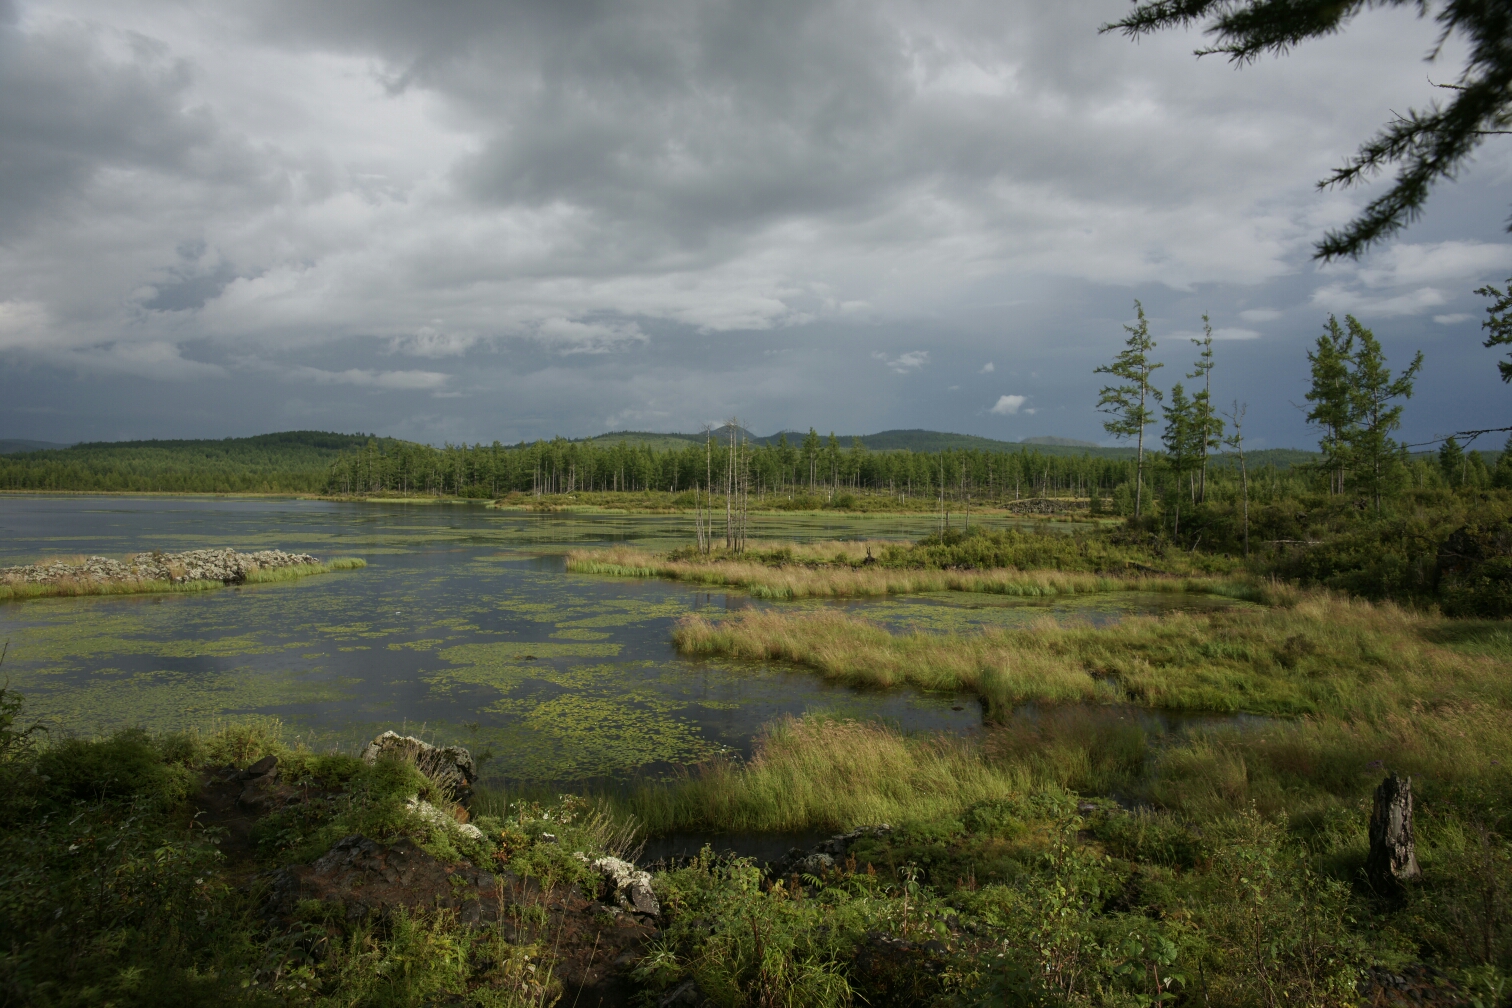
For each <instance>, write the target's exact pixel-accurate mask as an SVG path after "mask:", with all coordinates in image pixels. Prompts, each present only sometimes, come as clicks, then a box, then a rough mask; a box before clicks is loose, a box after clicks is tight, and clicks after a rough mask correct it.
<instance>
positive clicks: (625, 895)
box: [589, 857, 661, 917]
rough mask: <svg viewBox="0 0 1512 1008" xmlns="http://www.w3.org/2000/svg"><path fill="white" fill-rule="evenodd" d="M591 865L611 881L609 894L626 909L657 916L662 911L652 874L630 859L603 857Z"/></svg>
mask: <svg viewBox="0 0 1512 1008" xmlns="http://www.w3.org/2000/svg"><path fill="white" fill-rule="evenodd" d="M589 867H590V868H592V869H593V870H595V871H597V872H598V873H599V874H600V875H602V876H604V879H605V881H607V882H608V883H609V888H610V892H609V896H610V897H611V898H612V899H613V900H614V901H615V902H616V903H618V904H619V905H620V906H621V907H623V908H624V909H626V910H632V911H634V912H635V913H639V914H645V915H646V916H648V917H655V916H656V915H657V914H659V913H661V904H659V903H657V901H656V893H655V892H654V891H653V890H652V888H651V874H650V873H649V872H644V871H641V870H640V869H638V868H636V867H635V865H633V864H631V863H630V862H629V861H623V860H621V859H620V858H617V857H601V858H599V859H598V860H597V861H592V862H590V863H589Z"/></svg>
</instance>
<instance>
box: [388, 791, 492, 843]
mask: <svg viewBox="0 0 1512 1008" xmlns="http://www.w3.org/2000/svg"><path fill="white" fill-rule="evenodd" d="M404 805H405V807H406V808H408V809H409V810H410V811H412V812H414V813H415V814H416V815H418V816H419V817H420V818H421V819H424V820H425V821H426V822H428V823H430V824H431V825H432V826H435V827H437V828H439V829H443V830H456V831H457V832H458V833H461V834H462V835H463V836H465V837H467V838H468V839H469V840H482V839H483V831H482V830H480V829H478V827H476V826H474V825H473V824H472V823H459V822H457V820H455V819H453V818H452V817H451V816H449V815H447V814H446V813H445V812H443V811H441V810H440V809H438V808H436V806H434V805H432V804H431V803H430V802H428V801H426V800H425V799H423V798H419V797H415V798H406V799H405V800H404Z"/></svg>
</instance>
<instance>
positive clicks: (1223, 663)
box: [673, 593, 1512, 717]
mask: <svg viewBox="0 0 1512 1008" xmlns="http://www.w3.org/2000/svg"><path fill="white" fill-rule="evenodd" d="M1504 636H1505V630H1504V629H1503V628H1502V625H1501V624H1499V623H1496V622H1494V621H1487V622H1484V623H1474V624H1472V623H1466V622H1456V621H1449V620H1444V619H1442V618H1439V617H1436V616H1431V615H1427V614H1424V613H1420V612H1416V611H1413V610H1408V609H1402V608H1399V607H1397V606H1394V605H1391V604H1390V603H1383V604H1374V603H1370V602H1365V601H1361V600H1350V599H1346V598H1343V597H1338V596H1333V595H1328V594H1322V593H1316V594H1309V595H1306V596H1304V597H1302V598H1300V599H1299V600H1298V601H1296V602H1295V604H1293V605H1291V606H1288V607H1274V608H1268V609H1250V608H1242V609H1234V610H1220V611H1216V612H1209V613H1173V614H1170V615H1167V616H1164V617H1161V618H1158V619H1157V618H1152V617H1140V618H1129V619H1125V620H1122V621H1120V622H1119V623H1117V624H1116V625H1114V626H1111V627H1105V628H1094V627H1087V626H1082V627H1077V626H1061V625H1058V624H1056V623H1054V622H1053V621H1051V620H1048V619H1047V620H1045V621H1043V622H1042V623H1040V624H1039V625H1036V626H1034V627H1032V628H1030V629H1026V630H996V629H988V630H984V631H982V632H979V633H969V634H935V633H910V634H892V633H889V632H888V631H887V630H886V629H884V628H882V627H880V626H878V625H876V624H874V623H870V622H868V621H866V620H864V619H860V618H857V617H854V616H850V615H847V614H844V613H830V612H821V613H786V612H779V611H772V610H748V611H745V612H742V613H738V614H736V615H733V616H731V617H729V618H727V619H724V620H720V621H714V620H710V619H708V618H706V617H703V616H700V615H691V616H687V617H685V618H684V619H683V620H682V621H681V622H680V623H679V624H678V626H677V629H676V630H675V631H674V634H673V640H674V641H675V643H676V644H677V647H678V649H679V650H680V651H682V652H683V653H684V654H688V655H699V656H710V657H715V656H719V657H731V658H747V659H756V660H765V661H790V662H795V663H798V664H801V665H804V666H807V667H809V668H812V669H814V670H815V671H817V672H819V673H820V674H821V675H823V676H825V677H827V678H830V679H834V680H836V681H839V682H845V683H851V684H856V685H871V686H882V687H887V686H895V685H903V684H908V685H912V686H916V687H919V688H922V689H938V690H970V691H972V692H975V693H978V694H979V695H981V696H982V697H983V698H984V699H985V700H986V701H987V703H988V706H989V711H990V712H991V714H992V716H1002V715H1003V714H1005V713H1006V712H1007V711H1008V710H1011V709H1012V708H1013V707H1014V706H1016V705H1018V704H1022V703H1025V702H1028V701H1041V702H1050V703H1064V702H1086V701H1090V702H1104V703H1105V702H1129V703H1134V704H1138V705H1142V706H1148V707H1156V708H1168V709H1176V710H1194V711H1196V710H1203V711H1229V712H1236V711H1244V712H1249V713H1255V714H1271V715H1280V716H1287V717H1295V716H1299V715H1308V714H1324V713H1326V714H1331V715H1335V716H1348V717H1355V716H1378V715H1384V714H1387V713H1395V712H1399V711H1402V710H1405V709H1406V708H1407V707H1408V706H1410V705H1411V704H1415V703H1416V704H1428V705H1441V704H1452V703H1457V702H1470V701H1489V702H1497V703H1503V702H1506V701H1507V700H1508V699H1509V698H1512V679H1509V677H1508V676H1507V675H1506V671H1507V664H1506V660H1505V656H1504V655H1500V654H1498V655H1497V657H1489V656H1487V655H1484V654H1478V653H1475V651H1474V650H1473V646H1472V645H1471V644H1470V643H1467V642H1474V641H1479V642H1481V644H1484V641H1485V640H1496V641H1500V640H1503V638H1504ZM1497 646H1498V647H1500V645H1497ZM1467 648H1470V650H1466V649H1467Z"/></svg>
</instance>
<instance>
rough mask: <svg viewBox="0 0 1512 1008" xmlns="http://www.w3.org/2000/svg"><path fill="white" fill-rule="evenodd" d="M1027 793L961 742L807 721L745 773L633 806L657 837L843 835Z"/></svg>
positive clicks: (774, 741) (713, 776) (702, 777)
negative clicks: (685, 833) (702, 832)
mask: <svg viewBox="0 0 1512 1008" xmlns="http://www.w3.org/2000/svg"><path fill="white" fill-rule="evenodd" d="M1024 786H1025V781H1024V780H1023V779H1022V778H1021V777H1020V776H1018V775H1017V774H1015V773H1014V772H1013V771H1012V770H1011V769H1002V768H998V767H993V766H990V765H988V764H987V763H985V762H983V761H982V759H981V758H980V756H979V754H978V753H977V752H976V750H975V748H974V747H973V746H972V744H971V743H969V742H966V741H963V740H960V739H953V738H944V737H934V738H928V739H925V738H909V737H906V736H904V735H902V734H900V733H899V732H897V731H895V730H893V729H890V728H887V727H885V726H883V725H880V724H875V723H868V722H860V721H837V720H834V719H830V718H821V717H815V716H807V717H804V718H801V719H800V718H793V717H786V718H782V719H780V720H778V721H775V722H773V723H771V724H769V725H767V726H766V728H765V729H764V731H763V733H762V736H761V738H760V739H759V740H758V742H757V746H756V754H755V755H754V756H753V757H752V758H751V760H750V761H749V762H747V763H745V764H744V765H741V764H738V763H731V762H723V761H721V762H715V763H710V764H707V765H705V766H703V767H701V768H699V769H698V770H696V771H695V772H693V773H692V774H690V775H689V776H688V777H687V778H685V779H684V780H682V781H680V782H676V783H674V784H671V785H661V786H647V787H644V788H642V789H641V790H639V791H637V792H636V793H635V794H634V795H632V797H631V798H630V802H629V804H630V807H631V809H632V810H633V811H634V813H635V814H636V815H637V816H638V817H639V818H640V819H641V821H642V822H644V823H645V825H646V828H647V829H648V830H650V831H651V832H653V833H656V832H665V831H669V830H678V829H708V830H716V831H747V830H800V829H812V828H816V827H817V828H823V829H836V830H839V829H847V828H850V827H852V826H858V825H862V824H868V823H878V822H887V823H899V822H908V821H919V820H925V819H930V818H934V817H938V816H941V815H952V814H955V813H957V812H959V811H960V810H961V809H964V808H966V807H967V806H969V805H972V804H974V803H976V802H980V801H986V800H990V799H993V798H1000V797H1003V796H1005V795H1007V794H1009V793H1011V792H1013V791H1015V790H1022V789H1023V787H1024Z"/></svg>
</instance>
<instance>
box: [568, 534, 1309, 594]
mask: <svg viewBox="0 0 1512 1008" xmlns="http://www.w3.org/2000/svg"><path fill="white" fill-rule="evenodd" d="M850 552H853V551H847V556H848V555H849V553H850ZM567 569H568V570H569V571H573V572H575V573H580V574H609V575H616V576H620V577H665V578H672V579H675V580H678V581H687V582H691V583H694V584H706V585H728V586H730V587H736V588H744V589H746V590H747V591H749V592H750V593H751V594H752V595H753V596H755V597H756V598H764V599H797V598H849V597H862V596H875V595H914V594H918V593H921V592H940V591H961V592H983V593H987V594H992V595H1010V596H1016V597H1022V598H1048V597H1054V596H1058V595H1081V594H1088V593H1091V592H1111V591H1146V592H1217V593H1220V594H1224V595H1228V596H1231V597H1235V598H1253V599H1255V600H1256V601H1261V600H1270V599H1271V598H1272V595H1274V596H1275V597H1276V598H1280V597H1281V596H1280V593H1278V592H1273V591H1272V588H1271V586H1268V585H1267V584H1266V583H1255V584H1250V583H1249V582H1248V581H1246V580H1244V579H1242V578H1223V579H1220V578H1212V577H1175V576H1167V575H1160V574H1096V573H1077V572H1071V571H1060V570H1032V571H1021V570H1017V569H1014V568H998V569H992V570H942V569H929V568H911V567H884V566H851V565H850V563H849V562H846V563H844V564H831V565H828V566H806V565H805V564H803V563H793V564H770V563H763V562H759V561H755V560H745V559H739V558H735V557H721V558H720V559H718V560H717V561H715V562H707V563H698V562H693V561H691V560H683V559H672V558H666V557H659V556H657V555H655V554H653V553H648V552H646V551H644V550H638V549H634V548H632V547H627V546H616V547H612V548H610V549H603V550H574V551H572V552H570V553H568V554H567Z"/></svg>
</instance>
